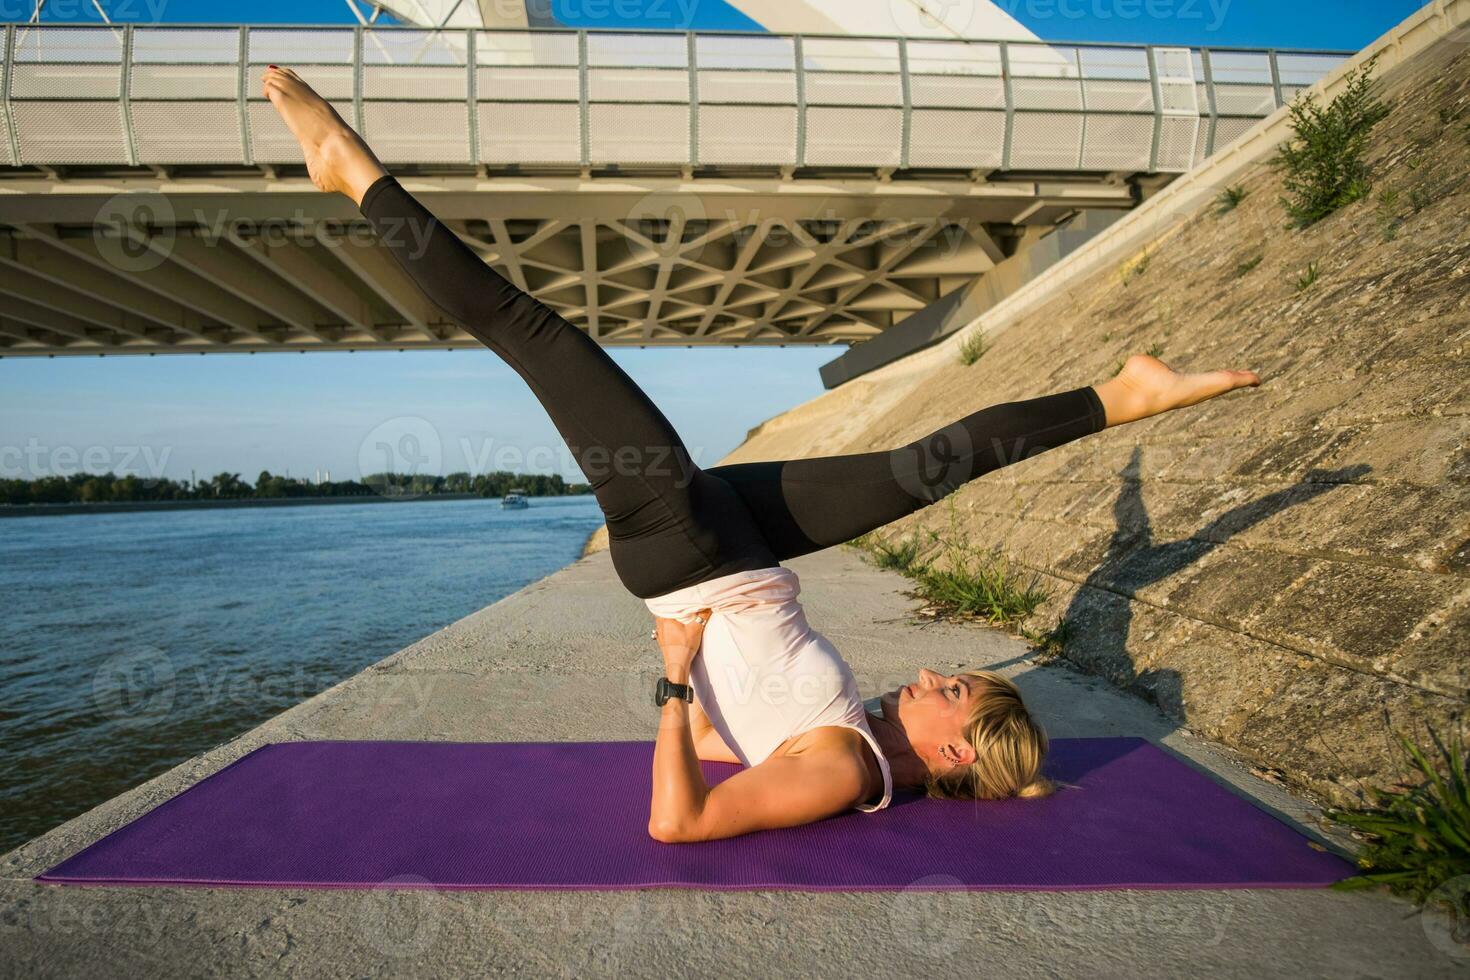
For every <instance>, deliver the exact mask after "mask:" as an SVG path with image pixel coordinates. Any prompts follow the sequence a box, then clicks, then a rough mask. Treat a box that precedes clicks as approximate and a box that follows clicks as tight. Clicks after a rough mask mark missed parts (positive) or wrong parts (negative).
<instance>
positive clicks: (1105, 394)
mask: <svg viewBox="0 0 1470 980" xmlns="http://www.w3.org/2000/svg"><path fill="white" fill-rule="evenodd" d="M1257 384H1260V379H1259V378H1258V377H1257V376H1256V375H1255V374H1254V373H1253V372H1251V371H1212V372H1209V373H1207V374H1177V373H1175V372H1174V371H1172V370H1170V369H1169V368H1168V367H1167V366H1166V365H1165V364H1164V363H1163V362H1162V361H1159V360H1158V359H1156V358H1153V357H1149V356H1147V355H1143V354H1137V355H1134V356H1133V357H1131V358H1129V359H1128V363H1127V364H1126V365H1125V367H1124V369H1123V372H1122V373H1120V374H1119V375H1118V376H1116V377H1114V378H1112V379H1110V380H1109V381H1107V382H1105V383H1103V384H1102V385H1098V386H1090V385H1089V386H1087V387H1083V388H1074V389H1071V390H1070V391H1063V392H1058V393H1056V394H1051V395H1043V396H1041V397H1039V398H1028V399H1025V400H1023V401H1014V402H1005V403H1003V404H999V405H991V406H990V407H988V408H982V409H980V410H979V411H977V412H973V413H971V414H970V415H967V416H965V417H964V418H962V419H959V420H958V421H955V422H952V423H950V424H949V425H947V426H945V427H944V428H942V429H938V430H936V431H934V432H931V433H930V434H928V435H927V436H924V437H923V438H922V439H916V440H915V441H913V442H911V443H908V444H907V445H904V446H900V447H898V448H897V449H891V450H887V451H879V452H869V453H854V454H851V455H845V456H818V457H814V458H810V459H792V460H778V461H773V462H761V463H732V464H730V465H727V466H714V467H710V469H709V470H708V471H707V472H708V474H709V475H710V476H715V477H719V478H720V479H723V480H724V481H725V482H727V483H729V484H730V485H731V486H733V487H734V488H735V490H736V491H737V492H738V493H739V494H740V497H741V499H743V500H744V501H745V503H746V506H747V507H748V509H749V510H750V511H751V513H752V514H754V515H755V519H756V522H757V523H758V524H759V525H760V528H761V533H762V535H763V536H764V537H765V539H766V541H767V543H768V544H770V546H771V550H772V552H773V553H774V554H775V555H776V557H777V558H778V559H781V560H785V559H787V558H794V557H796V556H797V555H804V554H806V553H808V552H811V551H817V550H819V549H821V548H827V547H831V546H832V545H835V544H841V543H842V542H844V541H851V540H852V539H853V538H855V537H857V536H859V535H861V534H865V533H867V532H868V531H872V530H875V529H877V528H880V527H883V526H884V525H886V524H889V523H891V522H893V521H896V520H898V519H899V518H900V517H904V516H906V515H908V514H911V513H913V512H914V511H916V510H918V509H919V508H921V507H925V506H928V505H929V504H932V503H934V502H935V501H937V500H940V499H941V498H943V497H945V496H948V495H949V494H950V493H952V492H954V491H955V490H956V489H958V488H959V487H961V486H963V485H964V484H966V483H968V482H969V481H971V480H973V479H975V478H976V477H979V476H982V475H984V474H986V473H989V472H991V471H992V470H996V469H999V468H1001V467H1002V466H1008V465H1010V464H1011V463H1015V462H1018V461H1020V460H1022V459H1026V458H1029V457H1031V456H1035V455H1036V454H1037V453H1042V452H1045V451H1046V450H1048V449H1053V448H1055V447H1057V446H1060V445H1063V444H1065V443H1068V442H1072V441H1073V440H1075V439H1080V438H1081V437H1083V436H1085V435H1090V434H1092V433H1094V432H1100V431H1101V430H1103V429H1105V428H1108V427H1109V426H1113V425H1121V424H1123V423H1124V422H1131V421H1136V420H1137V419H1142V418H1147V417H1149V416H1150V415H1157V414H1159V413H1160V412H1164V411H1167V410H1169V409H1172V408H1182V407H1184V406H1186V405H1194V404H1196V403H1198V402H1201V401H1204V400H1205V399H1206V398H1211V397H1213V396H1215V395H1218V394H1222V393H1224V392H1226V391H1230V390H1232V389H1234V388H1239V387H1244V386H1246V385H1257Z"/></svg>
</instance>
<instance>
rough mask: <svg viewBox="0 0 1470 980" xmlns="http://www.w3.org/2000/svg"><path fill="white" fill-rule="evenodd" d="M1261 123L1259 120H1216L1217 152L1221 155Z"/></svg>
mask: <svg viewBox="0 0 1470 980" xmlns="http://www.w3.org/2000/svg"><path fill="white" fill-rule="evenodd" d="M1259 122H1260V120H1259V119H1217V120H1215V152H1216V153H1219V152H1220V151H1221V150H1223V149H1225V147H1227V146H1229V145H1230V144H1231V143H1234V142H1235V141H1236V140H1238V139H1240V138H1241V137H1242V136H1244V135H1245V133H1246V132H1247V131H1248V130H1249V129H1250V128H1251V127H1252V126H1255V125H1256V124H1257V123H1259Z"/></svg>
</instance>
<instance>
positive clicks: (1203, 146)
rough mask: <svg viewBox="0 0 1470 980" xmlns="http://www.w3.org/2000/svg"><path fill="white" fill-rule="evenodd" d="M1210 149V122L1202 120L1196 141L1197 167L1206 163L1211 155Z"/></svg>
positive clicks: (1195, 155)
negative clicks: (1203, 162) (1206, 159)
mask: <svg viewBox="0 0 1470 980" xmlns="http://www.w3.org/2000/svg"><path fill="white" fill-rule="evenodd" d="M1209 149H1210V120H1208V119H1201V120H1200V121H1199V133H1198V134H1196V136H1195V140H1194V164H1195V166H1199V164H1200V163H1201V162H1202V161H1204V160H1205V158H1206V157H1207V156H1209V155H1211V154H1210V152H1209Z"/></svg>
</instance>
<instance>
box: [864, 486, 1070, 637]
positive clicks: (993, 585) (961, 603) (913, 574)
mask: <svg viewBox="0 0 1470 980" xmlns="http://www.w3.org/2000/svg"><path fill="white" fill-rule="evenodd" d="M951 513H953V511H951ZM951 520H952V524H953V519H951ZM929 535H930V539H931V541H932V542H936V543H937V548H936V549H935V551H934V553H933V554H932V555H931V556H930V557H929V558H927V559H925V558H923V557H921V556H922V555H923V552H924V550H925V549H924V545H923V544H921V542H920V540H919V538H918V536H917V535H916V534H910V535H908V536H907V537H904V538H897V539H895V538H886V537H882V536H879V535H878V534H877V533H876V532H874V533H871V534H868V535H864V536H863V537H862V538H856V539H854V540H853V541H850V542H848V543H849V544H852V545H854V546H856V547H859V548H861V549H863V550H864V551H867V552H868V553H869V554H871V555H872V556H873V561H874V563H875V564H876V565H878V567H879V568H891V569H893V570H894V571H897V572H901V573H902V574H903V575H905V576H907V577H908V578H910V579H913V581H914V583H915V590H914V591H915V592H916V593H917V594H918V595H919V596H920V597H921V598H923V599H924V600H925V601H926V602H928V603H929V604H930V605H932V606H934V607H936V609H938V610H939V611H941V612H943V613H947V614H950V615H954V616H958V617H970V618H979V619H983V620H985V621H986V622H988V623H990V624H992V625H996V626H1005V625H1014V624H1019V623H1021V622H1023V621H1024V620H1026V619H1027V618H1029V617H1030V616H1031V615H1032V613H1034V612H1035V611H1036V609H1037V608H1038V607H1039V606H1040V605H1041V604H1042V603H1044V602H1045V601H1046V600H1047V598H1048V597H1049V595H1050V593H1049V592H1048V591H1047V590H1046V589H1045V588H1044V587H1043V586H1042V585H1041V578H1040V576H1039V575H1038V574H1036V573H1034V572H1032V573H1029V574H1027V573H1025V572H1022V571H1019V570H1017V568H1016V567H1015V565H1014V564H1013V563H1012V561H1011V559H1010V558H1009V557H1008V556H1006V555H1005V554H1003V553H1002V552H1001V551H1000V549H998V548H980V547H977V546H975V545H973V544H971V543H970V541H969V538H968V537H967V536H965V535H963V534H960V533H958V532H957V531H955V530H954V528H953V526H952V528H951V532H950V533H949V534H947V535H941V534H939V533H938V532H934V531H931V532H929Z"/></svg>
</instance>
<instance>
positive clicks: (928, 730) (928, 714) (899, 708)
mask: <svg viewBox="0 0 1470 980" xmlns="http://www.w3.org/2000/svg"><path fill="white" fill-rule="evenodd" d="M973 684H974V681H972V680H971V679H970V678H968V677H966V676H964V675H963V674H950V675H947V676H946V675H944V674H940V673H938V672H936V671H933V670H929V669H928V668H927V667H921V668H919V679H918V680H916V681H914V682H913V683H912V684H905V685H904V686H902V687H898V688H895V689H894V690H892V691H889V692H888V693H887V694H885V695H883V696H882V697H881V698H879V699H878V704H879V707H880V708H882V710H883V717H884V718H886V719H888V720H889V721H891V722H895V723H896V724H897V725H898V726H899V727H900V728H902V729H903V731H904V734H905V735H907V736H908V739H909V745H910V746H912V747H913V750H914V752H915V753H916V754H917V755H918V756H919V757H920V758H922V759H924V760H925V761H926V762H928V763H929V764H930V767H931V768H933V769H936V770H942V769H946V768H949V767H951V766H955V765H968V764H969V763H970V762H973V761H974V760H975V749H974V747H973V746H972V745H970V743H969V742H967V741H966V740H965V738H964V735H963V727H964V724H965V719H966V718H968V717H969V714H970V705H971V700H970V699H971V698H972V697H974V696H975V694H974V691H973V689H972V685H973Z"/></svg>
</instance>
